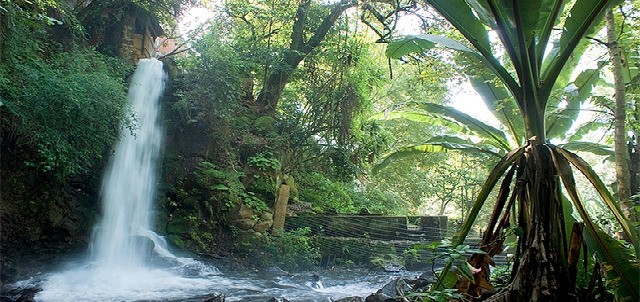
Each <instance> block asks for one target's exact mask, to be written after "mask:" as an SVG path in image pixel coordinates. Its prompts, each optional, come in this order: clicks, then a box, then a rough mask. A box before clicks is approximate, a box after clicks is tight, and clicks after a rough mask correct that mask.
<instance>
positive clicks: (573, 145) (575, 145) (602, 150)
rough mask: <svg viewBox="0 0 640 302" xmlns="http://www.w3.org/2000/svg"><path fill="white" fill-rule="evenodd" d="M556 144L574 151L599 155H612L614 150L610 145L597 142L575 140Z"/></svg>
mask: <svg viewBox="0 0 640 302" xmlns="http://www.w3.org/2000/svg"><path fill="white" fill-rule="evenodd" d="M558 146H559V147H562V148H563V149H566V150H571V151H574V152H589V153H592V154H595V155H600V156H614V151H613V149H612V148H611V146H607V145H602V144H598V143H592V142H580V141H576V142H568V143H565V144H559V145H558Z"/></svg>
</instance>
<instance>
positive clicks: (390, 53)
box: [385, 36, 435, 59]
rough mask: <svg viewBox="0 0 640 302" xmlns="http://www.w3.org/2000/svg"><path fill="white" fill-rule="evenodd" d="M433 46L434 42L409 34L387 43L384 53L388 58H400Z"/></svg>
mask: <svg viewBox="0 0 640 302" xmlns="http://www.w3.org/2000/svg"><path fill="white" fill-rule="evenodd" d="M434 46H435V43H433V42H431V41H428V40H424V39H419V38H415V37H413V36H409V37H404V38H402V39H400V40H396V41H393V42H391V43H389V45H388V46H387V50H386V52H385V53H386V55H387V57H389V58H393V59H400V58H402V57H403V56H406V55H408V54H412V53H421V52H425V51H427V50H429V49H431V48H433V47H434Z"/></svg>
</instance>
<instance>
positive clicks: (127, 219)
mask: <svg viewBox="0 0 640 302" xmlns="http://www.w3.org/2000/svg"><path fill="white" fill-rule="evenodd" d="M165 80H166V75H165V72H164V70H163V68H162V62H160V61H158V60H156V59H143V60H140V62H139V63H138V67H137V68H136V71H135V72H134V74H133V77H132V79H131V84H130V87H129V94H128V102H129V104H128V105H129V106H130V110H132V111H133V115H134V121H135V126H134V128H133V129H131V130H129V129H126V128H125V127H123V130H122V131H123V133H122V135H121V139H120V141H119V142H118V144H117V145H116V148H115V153H114V155H113V158H112V160H111V162H110V164H109V166H108V168H107V170H106V172H105V175H104V177H103V183H102V191H101V192H102V209H103V213H102V215H103V219H102V222H101V223H100V225H99V227H98V228H97V230H96V232H95V234H94V236H93V241H92V248H93V253H94V257H95V260H96V264H97V266H98V267H101V268H104V269H112V270H118V269H122V268H127V269H135V268H139V267H143V266H144V262H145V258H146V256H147V255H148V254H149V250H150V249H152V248H153V246H150V245H151V244H152V241H151V242H150V240H151V238H149V236H148V235H147V234H148V233H149V232H150V230H151V226H152V219H151V212H152V208H153V201H154V199H155V192H156V178H157V175H156V174H157V162H158V155H159V153H160V148H161V147H162V140H163V130H162V127H161V125H160V123H159V115H160V102H159V101H160V97H161V95H162V91H163V90H164V82H165ZM147 238H148V239H147Z"/></svg>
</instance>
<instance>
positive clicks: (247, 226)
mask: <svg viewBox="0 0 640 302" xmlns="http://www.w3.org/2000/svg"><path fill="white" fill-rule="evenodd" d="M231 223H232V224H233V225H234V226H236V227H238V228H239V229H241V230H244V231H246V230H251V229H253V226H255V225H256V221H255V220H253V219H251V218H249V219H236V220H233V221H232V222H231Z"/></svg>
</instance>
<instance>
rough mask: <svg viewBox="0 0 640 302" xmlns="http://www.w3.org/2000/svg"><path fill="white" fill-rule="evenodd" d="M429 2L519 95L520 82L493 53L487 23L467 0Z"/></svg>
mask: <svg viewBox="0 0 640 302" xmlns="http://www.w3.org/2000/svg"><path fill="white" fill-rule="evenodd" d="M427 3H428V4H429V5H431V6H432V7H433V8H434V9H435V10H437V11H438V12H439V13H440V14H441V15H442V16H443V17H444V18H445V19H447V20H448V21H449V22H450V23H451V24H452V25H453V26H454V27H455V28H456V29H458V31H460V33H462V35H463V36H464V37H465V38H466V39H467V40H468V41H469V42H470V43H471V44H473V46H474V47H475V48H476V49H477V50H478V52H479V53H480V55H481V56H482V61H483V62H484V63H485V64H486V65H487V67H489V68H490V69H491V70H492V71H493V72H494V73H495V74H496V75H497V76H498V77H499V78H500V80H501V81H502V82H503V83H505V85H506V86H507V87H508V88H509V90H511V92H512V93H513V95H515V96H518V95H520V94H521V91H520V86H519V85H518V83H517V82H516V81H515V79H514V78H513V77H512V76H511V74H509V72H508V71H507V70H506V69H505V68H504V66H503V65H502V64H501V63H500V61H499V60H497V59H496V57H495V56H494V55H493V50H492V48H491V43H490V41H489V35H488V33H489V31H488V30H487V29H486V26H487V25H486V24H484V23H483V22H482V21H480V19H478V17H477V15H476V13H475V12H474V11H473V10H472V9H471V6H469V4H468V3H467V2H466V1H465V0H427ZM484 7H486V6H484ZM485 12H486V10H485ZM487 18H488V17H487V16H484V17H483V20H487ZM489 25H491V24H489Z"/></svg>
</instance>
